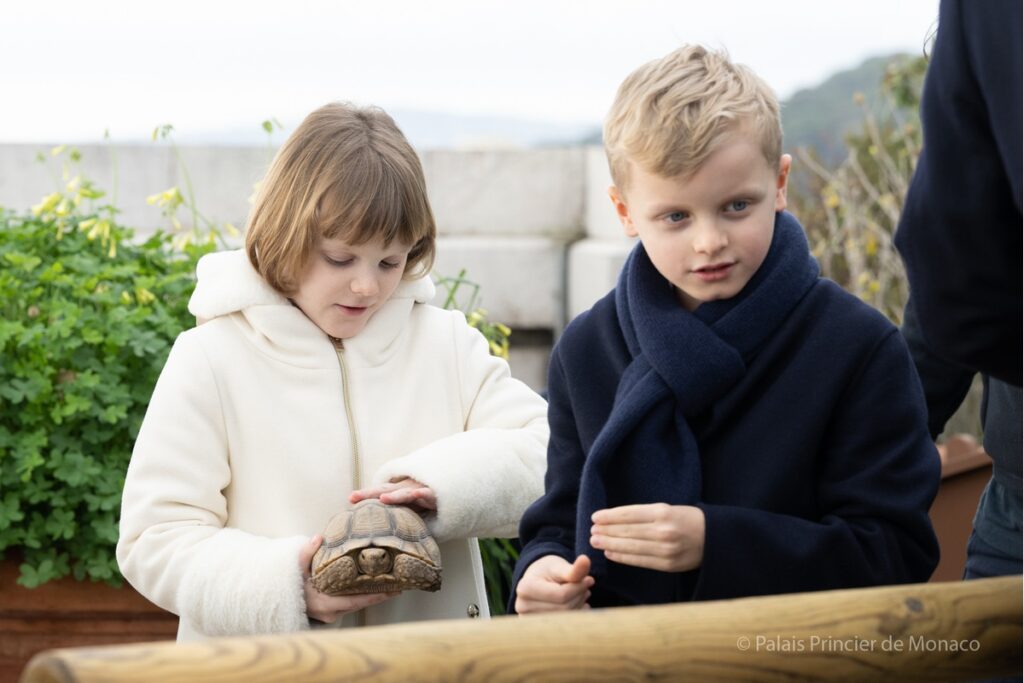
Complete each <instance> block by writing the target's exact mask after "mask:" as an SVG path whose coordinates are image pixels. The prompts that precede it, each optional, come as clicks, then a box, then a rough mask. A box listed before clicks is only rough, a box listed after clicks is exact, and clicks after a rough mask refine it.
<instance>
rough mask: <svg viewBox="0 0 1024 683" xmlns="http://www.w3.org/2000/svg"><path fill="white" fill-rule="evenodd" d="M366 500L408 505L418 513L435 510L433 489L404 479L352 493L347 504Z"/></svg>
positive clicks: (435, 498)
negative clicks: (371, 499)
mask: <svg viewBox="0 0 1024 683" xmlns="http://www.w3.org/2000/svg"><path fill="white" fill-rule="evenodd" d="M367 498H379V499H380V502H382V503H384V504H385V505H409V506H412V507H416V508H419V509H420V512H426V511H429V510H436V509H437V494H436V493H434V489H432V488H430V487H429V486H426V485H424V484H422V483H420V482H418V481H416V480H415V479H408V478H406V479H402V480H400V481H396V482H391V483H388V484H381V485H380V486H371V487H369V488H365V489H359V490H358V491H353V492H352V493H351V494H350V495H349V497H348V502H349V503H352V504H353V505H355V504H356V503H358V502H359V501H361V500H366V499H367Z"/></svg>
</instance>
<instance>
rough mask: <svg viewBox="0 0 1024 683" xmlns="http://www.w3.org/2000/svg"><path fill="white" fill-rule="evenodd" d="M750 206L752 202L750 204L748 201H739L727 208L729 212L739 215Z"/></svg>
mask: <svg viewBox="0 0 1024 683" xmlns="http://www.w3.org/2000/svg"><path fill="white" fill-rule="evenodd" d="M748 206H750V202H748V201H747V200H745V199H737V200H736V201H734V202H729V203H728V204H726V205H725V208H726V210H727V211H732V212H734V213H739V212H741V211H744V210H745V209H746V208H747V207H748Z"/></svg>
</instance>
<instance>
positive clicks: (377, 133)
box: [245, 103, 437, 296]
mask: <svg viewBox="0 0 1024 683" xmlns="http://www.w3.org/2000/svg"><path fill="white" fill-rule="evenodd" d="M436 233H437V229H436V227H435V225H434V216H433V213H432V212H431V210H430V203H429V201H428V200H427V187H426V182H425V181H424V178H423V168H422V166H421V165H420V160H419V157H418V156H416V152H415V151H414V150H413V148H412V146H411V145H410V144H409V142H408V140H406V139H405V136H404V135H402V132H401V131H400V130H399V129H398V126H396V125H395V122H394V121H393V120H392V118H391V117H390V116H388V115H387V114H386V113H384V111H383V110H381V109H378V108H376V107H356V106H353V105H350V104H344V103H332V104H328V105H325V106H323V107H321V108H319V109H317V110H316V111H314V112H313V113H311V114H310V115H309V116H307V117H306V118H305V120H304V121H303V122H302V123H301V124H300V125H299V127H298V128H296V129H295V132H293V133H292V134H291V135H290V136H289V137H288V139H287V140H286V141H285V143H284V145H282V146H281V149H280V150H278V152H277V155H276V156H275V157H274V161H273V163H272V164H271V165H270V170H268V171H267V175H266V176H265V177H264V179H263V182H262V183H261V185H260V189H259V192H258V193H257V196H256V202H255V204H254V205H253V207H252V211H251V212H250V214H249V223H248V227H247V230H246V236H245V248H246V252H247V253H248V255H249V260H250V261H251V262H252V265H253V267H254V268H255V269H256V271H257V272H259V274H260V275H262V276H263V278H264V279H265V280H266V281H267V282H268V283H269V284H270V286H271V287H273V288H274V289H276V290H277V291H279V292H281V293H282V294H284V295H286V296H289V295H291V294H294V293H295V291H296V290H297V289H298V287H299V282H300V280H301V277H302V273H303V271H304V269H305V267H306V265H307V264H308V262H309V259H310V257H311V256H312V254H313V252H314V250H315V249H316V248H317V246H318V245H319V243H320V240H321V239H325V238H326V239H342V240H344V241H346V242H349V243H351V244H364V243H366V242H369V241H371V240H383V242H384V245H385V246H388V245H390V244H391V243H392V242H394V241H396V240H397V241H398V242H399V243H400V244H410V245H412V249H411V251H410V252H409V258H408V261H407V262H406V266H405V277H408V278H411V277H418V276H421V275H424V274H426V273H427V272H429V271H430V268H431V267H432V266H433V263H434V241H435V238H436Z"/></svg>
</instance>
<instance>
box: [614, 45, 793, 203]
mask: <svg viewBox="0 0 1024 683" xmlns="http://www.w3.org/2000/svg"><path fill="white" fill-rule="evenodd" d="M737 126H743V127H747V126H749V127H750V128H749V130H751V131H752V132H753V133H754V134H755V135H756V136H757V137H758V138H759V139H760V143H761V151H762V152H763V153H764V157H765V159H767V160H768V163H769V164H770V165H771V166H772V168H776V169H777V168H778V164H779V158H780V156H781V155H782V123H781V121H780V118H779V103H778V100H777V99H776V98H775V94H774V93H773V92H772V90H771V88H769V87H768V85H767V84H766V83H765V82H764V81H763V80H761V79H760V78H759V77H758V76H757V75H756V74H755V73H754V72H753V71H751V70H750V69H749V68H747V67H745V66H743V65H740V64H734V63H733V62H732V61H730V60H729V57H728V55H726V54H725V53H724V52H715V51H714V50H709V49H707V48H705V47H703V46H700V45H687V46H684V47H681V48H679V49H677V50H675V51H673V52H670V53H669V54H667V55H665V56H664V57H662V58H661V59H656V60H654V61H651V62H648V63H647V64H644V65H643V66H641V67H640V68H638V69H637V70H636V71H634V72H633V73H631V74H630V75H629V76H627V77H626V80H624V81H623V82H622V85H620V86H619V91H618V93H617V94H616V96H615V102H614V103H613V104H612V108H611V110H610V111H609V112H608V116H607V117H606V118H605V124H604V145H605V152H606V153H607V154H608V165H609V167H610V169H611V174H612V181H613V182H614V183H615V185H616V187H618V188H619V190H620V191H625V189H626V186H627V185H628V182H629V162H630V161H632V162H633V163H635V164H636V165H637V166H639V167H640V168H641V169H643V170H644V171H646V172H647V173H654V174H656V175H659V176H662V177H665V178H673V177H675V176H678V175H682V176H683V177H687V176H690V175H692V174H693V173H695V172H696V171H697V169H698V168H700V166H701V164H703V163H704V161H706V160H707V158H708V157H709V156H710V155H711V154H712V153H713V152H714V151H715V149H716V146H717V144H718V142H719V141H720V140H721V139H722V138H723V137H724V136H725V135H726V134H728V133H729V132H731V131H733V130H735V129H736V128H737Z"/></svg>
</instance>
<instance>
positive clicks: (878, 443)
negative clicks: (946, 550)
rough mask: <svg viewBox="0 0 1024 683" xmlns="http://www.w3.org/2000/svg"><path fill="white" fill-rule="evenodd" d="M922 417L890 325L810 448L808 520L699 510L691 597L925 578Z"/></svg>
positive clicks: (925, 438)
mask: <svg viewBox="0 0 1024 683" xmlns="http://www.w3.org/2000/svg"><path fill="white" fill-rule="evenodd" d="M879 406H884V407H885V408H884V410H880V409H879ZM924 412H925V410H924V404H923V401H922V399H921V389H920V384H919V382H918V379H917V376H916V374H915V373H914V368H913V364H912V363H911V360H910V357H909V354H908V353H907V350H906V347H905V346H904V344H903V342H902V339H901V338H900V336H899V333H898V332H897V331H896V330H892V332H891V333H889V334H888V335H886V336H885V337H884V338H883V339H882V340H881V341H880V342H879V343H878V344H877V345H876V348H875V349H874V350H873V351H872V353H871V356H870V357H869V358H868V360H867V361H866V364H865V365H864V367H863V368H862V370H861V371H860V372H859V373H857V375H856V376H855V377H854V378H853V379H852V380H851V382H850V384H849V385H848V386H847V388H846V390H845V392H844V394H843V395H842V397H841V398H840V400H839V401H838V402H837V407H836V412H835V413H834V417H833V419H832V421H831V422H830V424H829V426H828V430H827V432H826V434H825V437H824V439H823V442H822V443H821V446H820V451H819V458H820V473H819V475H818V483H817V485H816V488H817V490H816V497H817V499H818V509H819V517H818V518H817V519H804V518H800V517H795V516H790V515H785V514H780V513H775V512H768V511H764V510H757V509H752V508H743V507H737V506H729V505H710V504H701V505H700V507H701V508H702V509H703V510H704V514H705V519H706V532H705V533H706V535H705V545H704V561H703V564H702V565H701V567H700V569H699V570H698V572H699V574H698V577H697V584H696V587H695V589H694V595H693V597H694V598H695V599H700V600H714V599H723V598H733V597H738V596H740V595H766V594H775V593H791V592H797V591H814V590H824V589H829V588H836V587H840V586H842V587H857V586H868V585H885V584H897V583H913V582H921V581H926V580H927V579H928V577H930V576H931V573H932V571H933V570H934V569H935V565H936V564H937V563H938V558H939V549H938V543H937V541H936V539H935V533H934V531H933V530H932V525H931V521H930V519H929V517H928V509H929V507H930V505H931V503H932V500H933V499H934V498H935V494H936V491H937V490H938V485H939V478H940V464H939V457H938V453H937V451H936V449H935V446H934V444H933V443H932V441H931V439H930V437H929V435H928V433H927V430H926V429H925V426H924V425H925V415H924Z"/></svg>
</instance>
